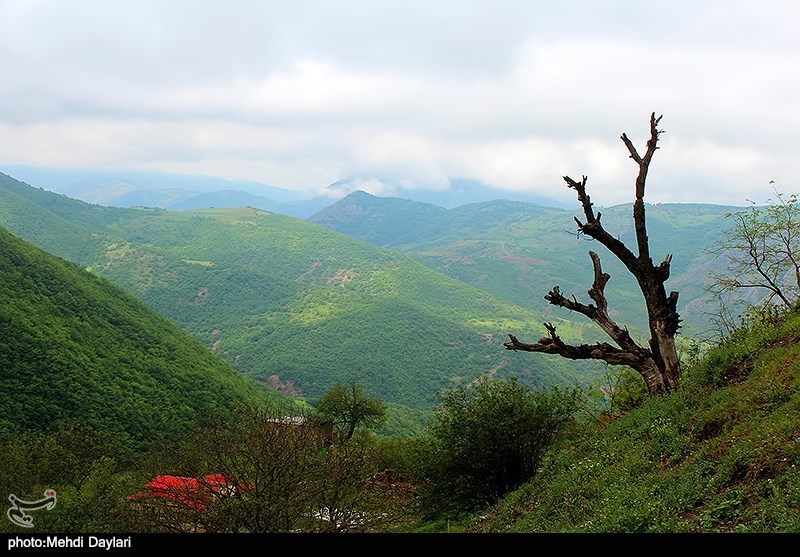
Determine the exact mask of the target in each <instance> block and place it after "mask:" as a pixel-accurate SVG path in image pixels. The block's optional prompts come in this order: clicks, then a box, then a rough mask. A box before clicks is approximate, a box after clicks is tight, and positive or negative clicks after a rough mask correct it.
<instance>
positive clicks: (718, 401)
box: [472, 314, 800, 532]
mask: <svg viewBox="0 0 800 557" xmlns="http://www.w3.org/2000/svg"><path fill="white" fill-rule="evenodd" d="M799 335H800V315H798V314H795V315H792V316H791V317H789V318H788V319H786V320H785V321H784V322H783V323H780V324H778V325H756V326H754V327H752V328H750V329H747V330H742V331H739V332H738V333H737V334H735V335H734V336H733V337H732V338H731V339H730V340H729V341H728V342H726V343H725V344H724V345H723V346H720V347H718V348H715V349H713V350H711V351H710V353H709V354H708V355H707V356H706V357H705V358H704V359H703V361H701V362H699V363H697V364H695V365H694V366H692V367H690V368H689V369H688V371H687V375H686V377H685V378H684V383H683V385H682V387H681V388H680V389H679V390H678V391H677V392H676V393H674V394H671V395H669V396H665V397H660V398H657V399H653V400H650V401H648V402H646V403H645V404H644V405H643V406H642V407H641V408H639V409H636V410H634V411H632V412H630V413H629V414H627V415H625V416H623V417H621V418H619V419H617V420H615V421H613V422H612V423H611V424H610V425H609V426H608V428H607V429H605V430H602V429H597V428H596V427H594V426H592V427H586V426H581V427H578V426H576V428H575V429H574V430H573V431H572V432H571V434H570V435H569V436H568V437H567V438H565V439H564V440H563V441H562V443H561V444H560V446H558V447H556V448H555V449H554V450H552V451H551V452H550V453H549V455H548V457H547V459H546V461H545V462H544V464H543V465H542V467H541V469H540V471H539V473H538V475H537V476H536V477H535V478H534V479H533V480H532V481H531V482H529V483H528V484H527V485H526V486H525V487H523V488H522V489H520V490H518V491H516V492H514V493H512V494H511V495H509V496H508V497H506V498H505V499H504V500H502V501H501V502H500V503H499V504H498V505H497V506H496V507H495V508H494V509H491V510H489V511H488V512H487V513H486V515H485V516H484V518H482V519H478V520H477V521H476V522H475V523H474V524H473V525H472V528H474V529H476V530H480V531H503V532H506V531H511V532H654V531H655V532H709V531H714V532H718V531H724V532H728V531H735V532H797V531H800V344H798V342H797V341H798V338H800V336H799Z"/></svg>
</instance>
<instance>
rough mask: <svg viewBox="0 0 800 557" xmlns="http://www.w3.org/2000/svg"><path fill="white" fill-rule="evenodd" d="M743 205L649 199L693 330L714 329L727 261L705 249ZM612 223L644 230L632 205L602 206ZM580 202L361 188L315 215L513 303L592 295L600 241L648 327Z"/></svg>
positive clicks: (613, 302) (618, 295) (615, 306)
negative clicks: (717, 281) (713, 311)
mask: <svg viewBox="0 0 800 557" xmlns="http://www.w3.org/2000/svg"><path fill="white" fill-rule="evenodd" d="M735 209H736V208H734V207H728V206H719V205H700V204H658V205H649V206H648V207H647V218H648V232H649V236H650V239H651V242H652V250H653V253H654V258H656V259H658V260H659V261H660V260H661V259H663V257H664V256H665V255H666V254H667V253H673V254H674V255H675V258H674V260H673V264H672V278H671V279H670V283H669V284H670V288H671V289H674V290H678V291H679V292H680V298H679V303H678V309H679V311H680V313H681V315H682V317H683V319H684V327H685V328H686V332H687V333H688V334H698V333H702V332H704V329H705V328H706V327H707V324H708V321H707V320H708V316H707V315H706V313H707V312H708V311H709V309H710V308H709V306H707V304H706V303H705V302H704V300H705V298H706V297H707V294H706V293H705V291H704V290H703V288H704V286H705V285H706V284H707V276H706V275H707V273H708V271H709V269H710V268H714V267H716V266H718V265H719V262H718V261H717V260H716V259H715V258H714V257H713V256H711V255H708V254H705V253H703V250H704V249H705V248H706V247H708V246H709V245H710V244H711V243H712V242H713V241H714V240H715V239H716V238H718V237H719V235H720V232H721V230H723V229H724V228H725V227H726V226H727V225H728V223H727V222H726V221H725V213H727V212H729V211H732V210H735ZM602 213H603V223H604V224H605V226H606V228H607V229H608V230H609V231H613V232H614V233H615V234H617V235H618V236H619V238H620V239H621V240H622V241H623V242H631V240H632V238H633V234H634V230H633V221H632V219H631V206H630V205H619V206H615V207H608V208H603V209H602ZM579 214H580V207H579V205H578V204H577V202H576V206H575V209H574V210H563V209H554V208H550V207H541V206H538V205H533V204H530V203H522V202H512V201H504V200H497V201H490V202H486V203H474V204H469V205H463V206H461V207H456V208H454V209H450V210H444V209H441V208H439V207H435V206H432V205H425V204H422V203H412V202H408V201H406V200H400V199H393V198H380V197H375V196H372V195H369V194H367V193H365V192H355V193H353V194H351V195H349V196H348V197H346V198H344V199H342V200H340V201H338V202H337V203H335V204H334V205H332V206H330V207H328V208H326V209H324V210H322V211H320V212H319V213H317V214H316V215H313V216H312V217H310V218H309V220H310V221H312V222H316V223H319V224H322V225H324V226H327V227H329V228H332V229H334V230H338V231H340V232H344V233H346V234H348V235H351V236H353V237H355V238H359V239H361V240H365V241H367V242H371V243H373V244H376V245H379V246H383V247H386V248H390V249H393V250H397V251H400V252H402V253H405V254H408V255H410V256H412V257H414V258H415V259H417V260H418V261H420V262H422V263H424V264H426V265H428V266H430V267H431V268H433V269H436V270H438V271H441V272H443V273H445V274H447V275H449V276H452V277H454V278H457V279H459V280H462V281H464V282H466V283H467V284H470V285H472V286H475V287H477V288H480V289H481V290H484V291H485V292H488V293H490V294H492V295H494V296H497V297H499V298H501V299H503V300H506V301H508V302H511V303H513V304H516V305H519V306H522V307H529V308H533V309H537V310H540V311H545V312H551V311H553V308H551V307H550V306H549V305H548V304H547V302H546V301H545V300H544V299H543V298H544V295H545V294H546V293H547V292H548V291H549V290H550V288H551V287H552V286H555V285H558V286H560V287H561V290H562V291H563V292H565V294H568V295H571V294H573V293H574V294H576V295H577V296H578V297H582V296H584V295H585V292H586V290H587V289H588V288H589V286H590V285H591V281H592V267H591V262H590V261H589V258H588V256H587V252H588V251H589V250H598V252H599V253H600V256H601V258H602V259H603V266H604V269H605V270H606V271H607V272H608V273H609V274H611V277H612V278H611V281H610V282H609V284H608V288H607V292H608V299H609V304H610V306H611V309H612V310H614V311H618V312H619V315H620V321H622V322H624V323H626V324H629V325H631V326H633V327H635V328H639V329H643V328H644V327H645V325H646V323H645V322H644V320H643V316H644V314H643V312H642V307H643V306H642V299H641V296H640V294H639V293H638V289H637V288H636V285H635V283H634V281H633V279H632V278H631V277H630V275H629V274H628V272H627V271H626V270H625V269H624V268H623V267H622V265H621V264H620V263H619V262H618V261H617V260H616V259H615V258H614V257H607V256H605V257H604V253H603V252H604V251H605V250H603V249H599V248H600V247H599V246H596V245H595V244H594V243H593V242H591V241H587V238H586V237H585V236H584V237H577V236H576V235H575V223H574V221H573V220H572V219H573V216H578V215H579Z"/></svg>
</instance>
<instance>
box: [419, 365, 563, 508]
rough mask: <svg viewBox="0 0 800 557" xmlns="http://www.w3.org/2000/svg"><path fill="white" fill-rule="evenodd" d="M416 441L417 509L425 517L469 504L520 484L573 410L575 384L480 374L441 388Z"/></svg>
mask: <svg viewBox="0 0 800 557" xmlns="http://www.w3.org/2000/svg"><path fill="white" fill-rule="evenodd" d="M440 399H441V406H440V408H439V410H438V412H437V413H436V415H435V416H434V419H433V422H432V423H431V425H430V426H429V427H428V429H427V431H426V434H425V435H424V437H423V439H422V441H421V442H420V444H419V455H418V458H419V473H420V475H421V476H422V478H423V479H424V484H423V488H422V494H421V495H422V499H421V503H422V508H423V511H424V512H425V513H426V514H427V515H429V516H437V515H442V514H444V515H451V516H454V515H458V514H459V513H462V512H467V511H471V510H475V509H477V508H480V507H482V506H485V505H487V504H489V503H492V502H494V501H496V500H497V499H498V498H500V497H501V496H503V495H504V494H506V493H508V492H509V491H511V490H513V489H515V488H517V487H519V486H520V485H522V484H523V483H524V482H525V481H527V480H529V479H530V478H531V477H533V475H534V474H535V473H536V469H537V467H538V465H539V461H540V459H541V457H542V455H543V454H544V452H545V451H546V450H547V448H548V447H549V446H550V444H551V443H552V442H553V440H554V438H555V436H556V434H557V432H558V431H559V429H560V428H561V426H562V425H563V424H564V423H565V422H566V421H567V419H568V418H569V417H570V415H571V413H572V412H573V411H574V410H575V407H576V403H577V400H578V392H577V391H575V390H557V389H553V390H551V391H549V392H548V391H544V390H537V391H532V390H531V389H530V388H528V387H526V386H524V385H521V384H519V383H517V381H516V379H513V378H512V379H507V380H489V379H483V380H481V381H479V382H475V383H472V384H470V385H466V386H465V385H462V386H460V387H458V388H455V389H449V390H445V391H443V392H442V393H441V394H440Z"/></svg>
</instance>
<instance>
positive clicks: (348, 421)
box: [317, 381, 386, 440]
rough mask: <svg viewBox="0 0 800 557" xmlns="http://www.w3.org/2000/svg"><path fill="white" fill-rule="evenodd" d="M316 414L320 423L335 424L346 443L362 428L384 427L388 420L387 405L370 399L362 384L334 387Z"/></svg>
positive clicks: (372, 398) (378, 400)
mask: <svg viewBox="0 0 800 557" xmlns="http://www.w3.org/2000/svg"><path fill="white" fill-rule="evenodd" d="M317 412H318V414H319V415H318V416H317V419H318V420H319V421H321V422H329V423H331V424H333V427H334V428H335V429H336V430H337V431H339V432H341V433H342V435H343V436H344V438H345V440H350V438H351V437H353V434H354V433H355V431H356V429H357V428H359V427H366V428H372V427H377V426H379V425H381V424H382V423H383V421H384V420H385V419H386V404H384V402H383V401H382V400H380V399H379V398H376V397H371V396H368V395H367V394H366V393H365V392H364V387H363V386H362V385H361V384H359V383H356V382H355V381H351V382H350V383H347V384H336V385H334V386H333V387H331V388H330V390H329V391H328V392H327V393H325V395H324V396H323V397H322V398H321V399H320V401H319V405H318V406H317Z"/></svg>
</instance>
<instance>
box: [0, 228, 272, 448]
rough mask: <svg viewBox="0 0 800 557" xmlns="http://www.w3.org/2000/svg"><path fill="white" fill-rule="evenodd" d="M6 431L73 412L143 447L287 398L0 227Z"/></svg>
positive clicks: (0, 364)
mask: <svg viewBox="0 0 800 557" xmlns="http://www.w3.org/2000/svg"><path fill="white" fill-rule="evenodd" d="M0 339H2V342H1V343H0V370H1V371H2V374H0V407H2V408H3V409H4V411H3V415H2V416H0V431H2V432H4V433H10V432H15V431H16V432H18V431H24V430H28V429H45V428H48V427H50V426H51V425H53V424H54V423H56V422H58V421H60V420H65V419H72V420H77V421H79V422H80V423H83V424H86V425H90V426H93V427H95V428H98V429H101V430H105V431H109V432H110V433H111V434H112V435H113V436H115V437H116V438H117V439H119V440H121V441H122V442H123V443H124V444H126V445H128V446H132V447H139V446H140V445H142V444H146V443H148V442H151V441H152V440H153V438H155V437H158V436H160V435H169V434H172V433H176V432H178V431H180V430H182V429H183V428H184V427H185V426H186V425H188V423H189V422H190V421H191V420H192V419H193V418H194V413H195V412H200V413H206V412H209V411H215V410H216V411H221V412H223V413H224V412H225V411H227V409H230V408H232V407H233V406H235V405H238V404H240V403H243V402H248V403H260V402H265V401H267V400H272V401H279V400H281V399H282V398H283V397H282V396H280V395H278V394H277V393H275V392H274V391H269V390H268V389H265V388H263V387H260V386H258V385H256V384H255V383H254V382H252V381H250V380H248V379H246V378H244V377H242V376H241V375H240V374H238V373H236V372H235V371H234V370H232V369H231V368H230V367H229V366H228V365H227V364H225V363H223V362H222V361H221V360H219V359H218V358H216V357H215V356H213V355H212V354H210V353H209V352H208V350H207V349H206V348H205V347H203V346H202V345H201V344H200V343H199V342H197V341H196V340H195V339H193V338H192V337H191V336H189V335H188V334H187V333H185V332H183V331H181V330H180V329H178V328H177V327H176V326H175V325H173V324H172V323H170V322H169V321H168V320H166V319H165V318H163V317H161V316H160V315H158V314H157V313H156V312H154V311H153V310H151V309H149V308H148V307H146V306H145V305H144V304H142V303H141V302H139V301H138V300H136V299H135V298H134V297H133V296H131V295H129V294H127V293H125V292H123V291H122V290H121V289H119V288H118V287H116V286H114V285H112V284H111V283H110V282H108V281H107V280H105V279H102V278H99V277H97V276H94V275H92V274H91V273H87V272H86V271H83V270H82V269H80V268H79V267H77V266H76V265H74V264H72V263H69V262H67V261H65V260H63V259H60V258H57V257H55V256H52V255H50V254H48V253H45V252H43V251H41V250H39V249H38V248H35V247H34V246H32V245H30V244H28V243H27V242H24V241H22V240H21V239H19V238H17V237H15V236H13V235H12V234H10V233H8V232H7V231H6V230H4V229H0Z"/></svg>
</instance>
